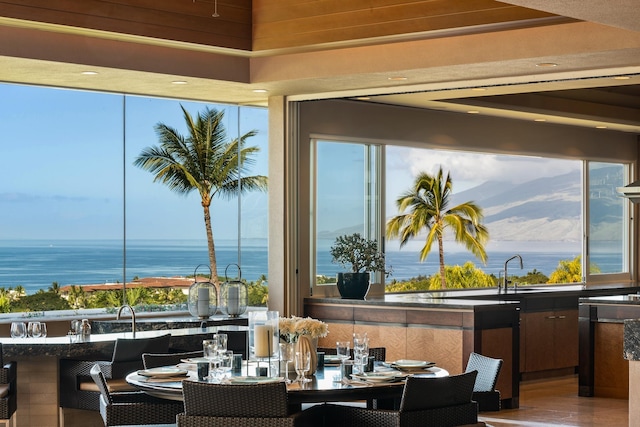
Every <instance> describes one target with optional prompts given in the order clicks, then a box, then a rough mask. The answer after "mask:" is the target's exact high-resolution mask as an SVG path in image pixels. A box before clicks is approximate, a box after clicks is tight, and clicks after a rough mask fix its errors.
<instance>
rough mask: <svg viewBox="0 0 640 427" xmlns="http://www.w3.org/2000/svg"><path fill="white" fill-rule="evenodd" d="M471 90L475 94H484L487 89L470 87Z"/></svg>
mask: <svg viewBox="0 0 640 427" xmlns="http://www.w3.org/2000/svg"><path fill="white" fill-rule="evenodd" d="M471 90H473V91H476V92H484V91H485V90H487V89H486V88H484V87H472V88H471Z"/></svg>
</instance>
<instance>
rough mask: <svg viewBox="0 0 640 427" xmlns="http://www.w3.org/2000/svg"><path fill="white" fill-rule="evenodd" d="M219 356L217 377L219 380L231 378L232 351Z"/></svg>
mask: <svg viewBox="0 0 640 427" xmlns="http://www.w3.org/2000/svg"><path fill="white" fill-rule="evenodd" d="M218 354H219V355H220V364H219V367H218V372H219V373H218V375H219V378H220V380H225V379H227V378H229V377H231V367H232V366H233V351H231V350H227V351H225V352H223V353H218Z"/></svg>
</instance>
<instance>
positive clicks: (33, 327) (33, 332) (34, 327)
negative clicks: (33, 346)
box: [27, 322, 42, 338]
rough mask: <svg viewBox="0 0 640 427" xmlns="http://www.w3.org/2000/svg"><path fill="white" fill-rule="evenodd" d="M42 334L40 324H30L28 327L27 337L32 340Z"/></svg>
mask: <svg viewBox="0 0 640 427" xmlns="http://www.w3.org/2000/svg"><path fill="white" fill-rule="evenodd" d="M41 334H42V332H41V328H40V322H29V325H28V326H27V336H28V337H30V338H39V337H40V335H41Z"/></svg>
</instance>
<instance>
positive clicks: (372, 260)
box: [331, 233, 389, 299]
mask: <svg viewBox="0 0 640 427" xmlns="http://www.w3.org/2000/svg"><path fill="white" fill-rule="evenodd" d="M331 256H332V257H333V259H332V262H334V263H338V264H341V265H342V266H343V267H345V268H347V269H350V272H349V273H338V280H337V283H336V284H337V285H338V291H339V292H340V295H342V298H352V299H364V297H365V295H366V294H367V292H368V291H369V272H371V271H382V272H384V273H385V274H389V271H387V270H386V269H385V262H384V254H383V253H381V252H379V251H378V243H377V242H376V241H375V240H369V239H365V238H364V237H362V236H360V234H358V233H354V234H351V235H344V236H339V237H338V238H337V239H336V242H335V243H334V244H333V246H331Z"/></svg>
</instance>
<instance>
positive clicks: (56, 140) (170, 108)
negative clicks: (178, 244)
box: [0, 85, 268, 239]
mask: <svg viewBox="0 0 640 427" xmlns="http://www.w3.org/2000/svg"><path fill="white" fill-rule="evenodd" d="M0 94H1V95H0V123H1V126H2V137H1V139H0V145H1V149H2V153H3V157H4V159H3V160H4V161H3V168H2V169H1V170H0V202H1V204H2V209H1V210H0V224H1V225H0V227H1V229H0V236H1V237H0V238H2V239H17V238H34V239H39V238H43V237H45V238H68V239H75V238H78V239H82V238H121V237H122V234H123V231H122V230H123V219H122V218H123V215H122V213H123V179H122V176H123V173H122V171H123V167H125V166H126V170H125V174H126V181H127V187H126V189H124V191H126V202H125V203H126V210H127V217H126V218H127V219H126V221H127V224H126V225H127V227H126V228H127V230H128V231H127V237H129V238H154V237H155V236H157V235H158V233H159V232H161V233H162V234H163V236H164V237H165V238H196V239H197V238H201V236H203V232H204V220H203V213H202V207H201V206H200V197H199V195H197V194H196V193H193V194H190V195H189V196H186V197H185V196H183V195H179V194H177V193H174V192H171V191H170V190H169V189H168V188H167V187H166V186H165V185H164V184H161V183H153V175H152V174H151V173H150V172H148V171H144V170H142V169H140V168H137V167H135V166H133V159H134V158H135V157H136V156H137V155H138V154H139V153H140V152H141V150H142V149H143V148H144V147H148V146H153V145H157V136H156V134H155V130H154V126H155V125H156V124H157V123H159V122H161V123H165V124H167V125H169V126H172V127H175V128H176V129H178V130H179V131H180V132H181V133H183V134H184V133H185V132H186V129H185V126H184V119H183V117H182V110H181V109H180V102H178V101H175V100H167V99H159V98H142V97H133V96H127V97H126V105H124V104H125V98H124V97H123V96H122V95H116V94H105V93H95V92H84V91H75V90H58V89H49V88H38V87H30V86H21V85H0ZM182 105H184V106H185V107H186V108H187V110H189V112H190V113H191V114H192V115H195V114H197V112H199V111H202V109H204V107H205V106H206V105H207V104H201V103H194V102H182ZM123 106H124V109H125V111H126V113H124V114H123ZM210 107H212V108H216V109H222V108H225V109H226V110H227V111H226V113H225V127H226V129H227V134H228V135H229V139H231V138H234V137H235V136H236V135H237V134H238V114H240V122H241V126H240V132H242V133H245V132H247V131H249V130H252V129H255V130H257V132H258V134H257V136H255V137H253V138H250V139H249V143H250V144H251V145H257V146H259V147H261V151H262V153H263V155H261V156H260V157H258V158H257V162H256V164H255V165H254V167H253V173H255V174H263V175H267V174H268V170H267V169H268V168H267V155H266V153H267V135H268V132H267V112H266V110H265V109H261V108H250V107H243V108H242V109H241V110H239V109H238V108H237V107H234V106H222V105H210ZM123 117H124V120H123ZM123 122H124V125H123ZM125 128H126V131H125ZM123 138H125V140H126V161H125V162H124V163H125V164H124V165H123V159H122V152H123ZM266 200H267V195H266V194H265V193H255V194H251V195H249V196H246V197H243V202H242V203H243V212H247V214H248V215H250V214H251V213H256V212H257V211H258V210H257V209H246V208H244V207H251V206H260V207H263V208H262V209H260V211H261V213H260V214H258V216H257V217H255V218H252V217H250V216H249V217H248V218H244V219H243V223H246V226H245V224H243V228H246V232H247V234H248V237H250V235H252V234H259V235H261V236H262V235H264V236H266V225H267V221H266ZM183 201H186V202H185V203H183ZM237 208H238V202H237V200H233V201H225V200H216V201H215V202H214V205H213V206H212V216H213V217H214V218H215V219H216V220H217V221H216V222H217V223H218V224H220V226H219V227H217V228H218V230H215V229H214V233H216V231H217V234H218V236H217V237H218V238H221V239H226V238H229V239H235V237H236V235H237V227H238V226H237V219H236V215H237V214H236V213H237Z"/></svg>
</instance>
